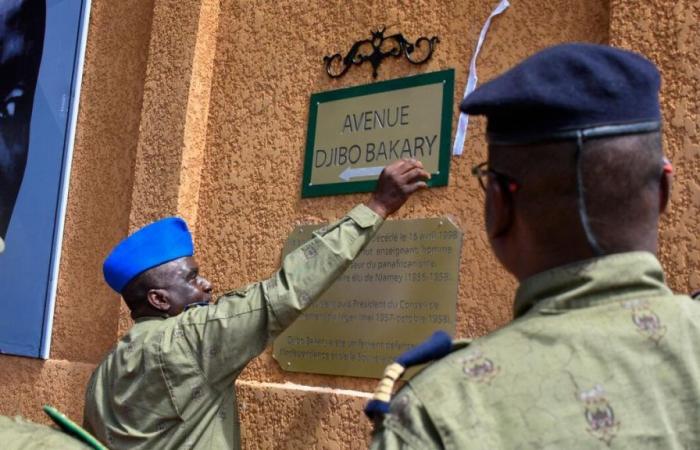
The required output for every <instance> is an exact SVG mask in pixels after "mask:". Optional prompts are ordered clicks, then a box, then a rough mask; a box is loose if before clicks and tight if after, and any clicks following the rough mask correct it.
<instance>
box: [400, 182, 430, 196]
mask: <svg viewBox="0 0 700 450" xmlns="http://www.w3.org/2000/svg"><path fill="white" fill-rule="evenodd" d="M427 187H428V183H426V182H425V181H416V182H415V183H410V184H407V185H406V186H404V188H403V192H404V193H405V194H406V195H411V194H413V193H414V192H416V191H418V190H420V189H425V188H427Z"/></svg>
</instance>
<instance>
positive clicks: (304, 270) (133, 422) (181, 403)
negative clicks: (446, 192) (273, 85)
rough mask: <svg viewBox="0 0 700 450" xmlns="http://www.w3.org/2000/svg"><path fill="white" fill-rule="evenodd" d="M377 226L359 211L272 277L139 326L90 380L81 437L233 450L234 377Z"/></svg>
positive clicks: (127, 445) (135, 445)
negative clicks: (84, 434)
mask: <svg viewBox="0 0 700 450" xmlns="http://www.w3.org/2000/svg"><path fill="white" fill-rule="evenodd" d="M381 224H382V219H381V217H380V216H378V215H377V214H375V213H374V212H373V211H372V210H370V209H369V208H368V207H366V206H364V205H358V206H356V207H355V208H353V209H352V210H351V211H350V212H349V213H348V215H347V216H345V217H344V218H343V219H341V220H340V221H338V222H336V223H335V224H332V225H330V226H327V227H325V228H323V229H321V230H318V231H317V232H315V233H314V238H313V239H311V240H310V241H308V242H307V243H305V244H303V245H302V246H301V247H299V248H298V249H296V250H295V251H293V252H291V253H290V254H289V255H287V256H286V257H285V258H284V260H283V262H282V267H281V268H280V269H279V270H278V271H277V272H276V273H275V274H274V275H273V276H272V277H271V278H269V279H267V280H265V281H262V282H259V283H254V284H251V285H249V286H248V287H246V288H244V289H242V290H238V291H233V292H230V293H227V294H225V295H224V296H222V297H221V298H219V299H218V301H217V302H216V303H215V304H211V305H209V306H202V307H197V308H192V309H189V310H188V311H185V312H184V313H182V314H180V315H178V316H175V317H171V318H167V319H165V318H159V317H144V318H140V319H138V320H137V321H136V323H135V324H134V326H133V327H132V328H131V330H129V332H128V333H127V334H126V335H125V336H124V337H123V338H122V339H121V340H120V341H119V342H118V343H117V345H116V347H115V348H114V349H113V350H112V351H111V352H110V353H109V354H108V355H107V356H106V357H105V359H104V361H102V363H101V364H100V365H99V366H98V367H97V369H96V370H95V372H94V373H93V375H92V378H91V380H90V382H89V384H88V388H87V392H86V399H85V401H86V405H85V420H84V422H85V426H86V428H87V429H88V431H90V432H91V433H92V434H93V435H95V436H96V437H97V438H98V439H100V440H101V441H103V442H104V443H105V444H106V445H108V446H109V447H110V448H115V449H120V448H124V449H160V448H167V449H174V448H177V449H229V448H239V446H240V443H239V441H240V432H239V424H238V411H237V405H236V393H235V390H234V384H233V382H234V379H235V378H236V377H237V376H238V374H240V372H241V371H242V370H243V368H244V367H245V366H246V364H248V362H249V361H250V360H251V359H253V358H255V357H256V356H258V355H259V354H260V353H261V352H262V351H263V350H264V349H265V347H266V346H267V345H268V344H269V343H270V342H271V341H272V340H273V339H274V338H275V337H276V336H277V335H279V334H280V333H281V332H282V331H283V330H284V329H285V328H286V327H288V326H289V325H290V324H291V323H292V322H293V321H294V319H296V318H297V317H298V316H299V314H301V312H302V311H303V310H304V308H306V307H307V306H309V305H310V304H311V303H312V302H313V301H314V300H315V299H316V298H318V297H319V295H321V293H323V292H324V291H325V290H326V289H327V288H328V287H329V286H330V285H331V283H332V282H333V281H334V280H335V279H336V277H338V276H339V275H340V274H342V272H343V271H344V270H345V269H346V268H347V267H348V265H349V264H350V263H351V262H352V260H353V259H354V258H355V257H356V256H357V255H358V254H359V253H360V251H361V250H362V248H363V247H364V246H365V244H367V243H368V242H369V241H370V240H371V238H372V236H373V235H374V234H375V233H376V232H377V230H378V229H379V227H380V225H381Z"/></svg>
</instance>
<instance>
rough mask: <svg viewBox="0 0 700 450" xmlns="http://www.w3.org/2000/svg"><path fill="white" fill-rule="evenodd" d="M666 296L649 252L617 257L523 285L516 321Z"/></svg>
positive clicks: (658, 268)
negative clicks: (642, 297)
mask: <svg viewBox="0 0 700 450" xmlns="http://www.w3.org/2000/svg"><path fill="white" fill-rule="evenodd" d="M664 294H666V295H668V294H671V290H670V289H669V288H668V287H667V286H666V284H665V283H664V274H663V270H662V269H661V264H659V261H658V260H657V259H656V257H655V256H654V255H653V254H651V253H648V252H630V253H618V254H614V255H610V256H603V257H600V258H593V259H587V260H585V261H579V262H576V263H573V264H568V265H565V266H561V267H557V268H554V269H551V270H548V271H546V272H542V273H539V274H537V275H534V276H532V277H530V278H528V279H526V280H525V281H523V282H522V283H521V284H520V286H519V287H518V290H517V292H516V294H515V317H516V318H518V317H522V316H524V315H525V314H534V313H540V314H561V313H564V312H566V311H568V310H571V309H578V308H585V307H588V306H591V305H593V304H596V303H600V302H607V301H614V300H620V299H623V298H625V297H630V296H633V297H635V298H636V297H640V296H651V295H664Z"/></svg>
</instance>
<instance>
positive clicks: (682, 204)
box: [610, 0, 700, 292]
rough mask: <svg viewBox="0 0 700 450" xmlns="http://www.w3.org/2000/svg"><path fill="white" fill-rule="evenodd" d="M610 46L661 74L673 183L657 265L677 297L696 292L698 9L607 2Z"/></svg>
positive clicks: (659, 1)
mask: <svg viewBox="0 0 700 450" xmlns="http://www.w3.org/2000/svg"><path fill="white" fill-rule="evenodd" d="M611 11H612V14H611V36H610V37H611V41H612V43H613V44H614V45H618V46H621V47H626V48H630V49H632V50H636V51H639V52H642V53H644V54H645V55H647V56H648V57H649V58H651V59H652V60H653V61H654V62H655V63H656V64H657V65H658V66H659V68H660V69H661V72H662V74H663V84H662V88H661V94H662V95H661V96H662V109H663V119H664V141H665V142H664V148H665V151H666V152H667V154H668V156H669V157H670V158H671V160H672V161H673V163H674V168H675V176H676V180H675V181H676V182H675V186H674V189H673V195H672V197H671V207H670V210H669V214H668V215H667V216H666V217H665V218H664V221H663V224H662V227H661V237H662V239H661V251H660V255H661V261H662V263H663V265H664V267H665V268H666V274H667V275H668V278H669V282H670V284H671V285H672V286H673V287H674V289H677V290H679V291H681V292H690V291H693V290H697V289H700V233H699V232H698V231H699V230H698V219H697V218H698V214H699V213H700V3H698V2H697V1H693V0H679V1H674V2H671V1H664V0H650V1H644V2H626V1H623V0H614V1H613V2H611Z"/></svg>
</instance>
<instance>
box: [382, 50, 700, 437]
mask: <svg viewBox="0 0 700 450" xmlns="http://www.w3.org/2000/svg"><path fill="white" fill-rule="evenodd" d="M659 86H660V76H659V73H658V71H657V70H656V68H655V67H654V65H653V64H652V63H651V62H649V61H648V60H646V59H645V58H643V57H642V56H640V55H638V54H635V53H631V52H628V51H623V50H619V49H615V48H611V47H607V46H599V45H586V44H567V45H559V46H556V47H552V48H549V49H546V50H544V51H542V52H540V53H538V54H536V55H534V56H532V57H530V58H528V59H526V60H525V61H523V62H522V63H521V64H519V65H518V66H516V67H514V68H513V69H511V70H509V71H507V72H506V73H504V74H502V75H501V76H499V77H497V78H496V79H494V80H492V81H491V82H489V83H487V84H485V85H483V86H482V87H481V88H479V89H477V90H476V91H475V92H474V93H473V94H471V95H470V96H468V97H467V98H466V99H465V100H464V101H463V102H462V104H461V110H462V111H463V112H465V113H469V114H479V115H485V116H486V117H487V119H488V126H487V136H488V143H489V146H488V161H487V162H485V163H483V164H480V165H477V166H476V167H475V168H474V170H473V173H474V175H476V176H477V177H478V181H479V182H480V184H481V186H482V187H483V189H484V191H485V222H486V233H487V235H488V238H489V241H490V244H491V247H492V249H493V252H494V254H495V255H496V257H497V258H498V260H499V261H500V262H501V264H503V266H504V267H505V268H506V269H507V270H508V271H509V272H510V273H512V274H513V275H514V276H515V277H516V278H517V279H518V281H519V282H520V286H519V287H518V290H517V292H516V294H515V299H514V312H515V320H514V321H513V322H512V323H510V324H509V325H507V326H505V327H503V328H502V329H500V330H498V331H496V332H494V333H492V334H490V335H488V336H485V337H483V338H480V339H477V340H474V341H472V342H471V343H470V344H469V345H467V344H463V345H461V346H453V349H452V352H451V353H449V354H448V355H447V356H445V357H444V358H442V359H441V360H440V361H438V362H436V363H434V364H432V365H431V366H429V367H428V368H427V369H426V370H424V371H423V372H421V373H420V374H419V375H417V376H416V377H414V378H413V379H412V380H410V382H409V383H408V384H407V385H406V386H405V387H404V388H403V389H402V390H401V391H400V392H399V393H398V394H397V395H396V396H395V397H394V399H393V400H392V401H391V403H390V405H389V406H388V409H387V413H386V414H385V415H384V416H383V417H380V418H379V421H378V428H377V430H376V433H375V435H374V442H373V448H375V449H394V448H411V449H421V450H423V449H437V448H440V449H442V448H445V449H499V448H507V449H515V448H523V449H525V448H527V449H530V448H532V449H544V448H547V449H571V448H605V447H609V448H634V449H643V448H649V449H659V448H700V431H699V430H698V427H697V424H698V423H700V408H698V407H697V405H698V404H699V403H700V390H699V389H698V387H697V386H698V382H697V380H698V379H700V362H699V360H698V358H697V355H698V354H700V348H699V347H700V305H698V304H697V303H696V302H694V301H692V300H691V299H690V298H689V297H687V296H684V295H674V294H673V293H672V292H671V290H670V289H669V288H668V287H667V286H666V284H665V282H664V274H663V271H662V269H661V266H660V264H659V262H658V261H657V259H656V252H657V248H658V223H659V217H660V215H661V214H662V213H663V212H664V210H665V209H666V206H667V202H668V198H669V191H670V184H671V166H670V163H668V161H667V160H665V158H664V157H663V154H662V149H661V136H660V132H661V115H660V108H659V99H658V94H659ZM380 406H381V405H380ZM379 410H381V408H379Z"/></svg>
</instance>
